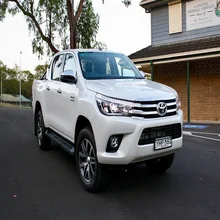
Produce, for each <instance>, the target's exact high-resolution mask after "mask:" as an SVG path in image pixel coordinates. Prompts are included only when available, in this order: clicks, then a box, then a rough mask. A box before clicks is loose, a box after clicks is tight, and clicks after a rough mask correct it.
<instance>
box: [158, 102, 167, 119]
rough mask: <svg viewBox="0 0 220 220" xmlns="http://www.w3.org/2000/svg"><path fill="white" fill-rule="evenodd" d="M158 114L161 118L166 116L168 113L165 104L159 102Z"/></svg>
mask: <svg viewBox="0 0 220 220" xmlns="http://www.w3.org/2000/svg"><path fill="white" fill-rule="evenodd" d="M157 113H158V115H160V116H164V115H166V113H167V104H166V103H165V102H159V103H158V104H157Z"/></svg>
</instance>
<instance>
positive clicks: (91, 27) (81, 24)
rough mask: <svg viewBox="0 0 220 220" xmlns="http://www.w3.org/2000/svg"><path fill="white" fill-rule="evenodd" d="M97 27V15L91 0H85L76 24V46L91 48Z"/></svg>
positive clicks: (94, 41) (94, 42) (94, 40)
mask: <svg viewBox="0 0 220 220" xmlns="http://www.w3.org/2000/svg"><path fill="white" fill-rule="evenodd" d="M98 29H99V15H98V14H95V12H94V9H93V6H92V1H91V0H85V2H84V5H83V9H82V13H81V16H80V19H79V21H78V23H77V26H76V30H77V31H76V32H77V45H78V48H93V46H94V45H95V44H96V35H97V33H98Z"/></svg>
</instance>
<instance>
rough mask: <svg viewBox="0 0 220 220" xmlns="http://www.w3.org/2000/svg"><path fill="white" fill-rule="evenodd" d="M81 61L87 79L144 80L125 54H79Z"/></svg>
mask: <svg viewBox="0 0 220 220" xmlns="http://www.w3.org/2000/svg"><path fill="white" fill-rule="evenodd" d="M79 61H80V65H81V69H82V73H83V76H84V77H85V78H86V79H143V76H142V75H141V74H140V72H139V71H138V69H136V68H135V66H134V64H133V63H132V62H131V61H130V60H129V59H128V58H127V57H126V56H124V55H123V54H117V53H107V52H79Z"/></svg>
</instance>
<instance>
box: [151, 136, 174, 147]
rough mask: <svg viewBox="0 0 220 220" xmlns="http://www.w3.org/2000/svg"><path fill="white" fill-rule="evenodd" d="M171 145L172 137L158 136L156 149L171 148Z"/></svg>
mask: <svg viewBox="0 0 220 220" xmlns="http://www.w3.org/2000/svg"><path fill="white" fill-rule="evenodd" d="M169 147H172V138H171V137H163V138H157V139H156V140H155V145H154V150H161V149H164V148H169Z"/></svg>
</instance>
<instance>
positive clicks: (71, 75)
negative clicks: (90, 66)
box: [60, 70, 77, 83]
mask: <svg viewBox="0 0 220 220" xmlns="http://www.w3.org/2000/svg"><path fill="white" fill-rule="evenodd" d="M60 80H61V81H62V82H66V83H76V82H77V79H76V72H74V71H73V70H66V71H64V72H62V73H61V75H60Z"/></svg>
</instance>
